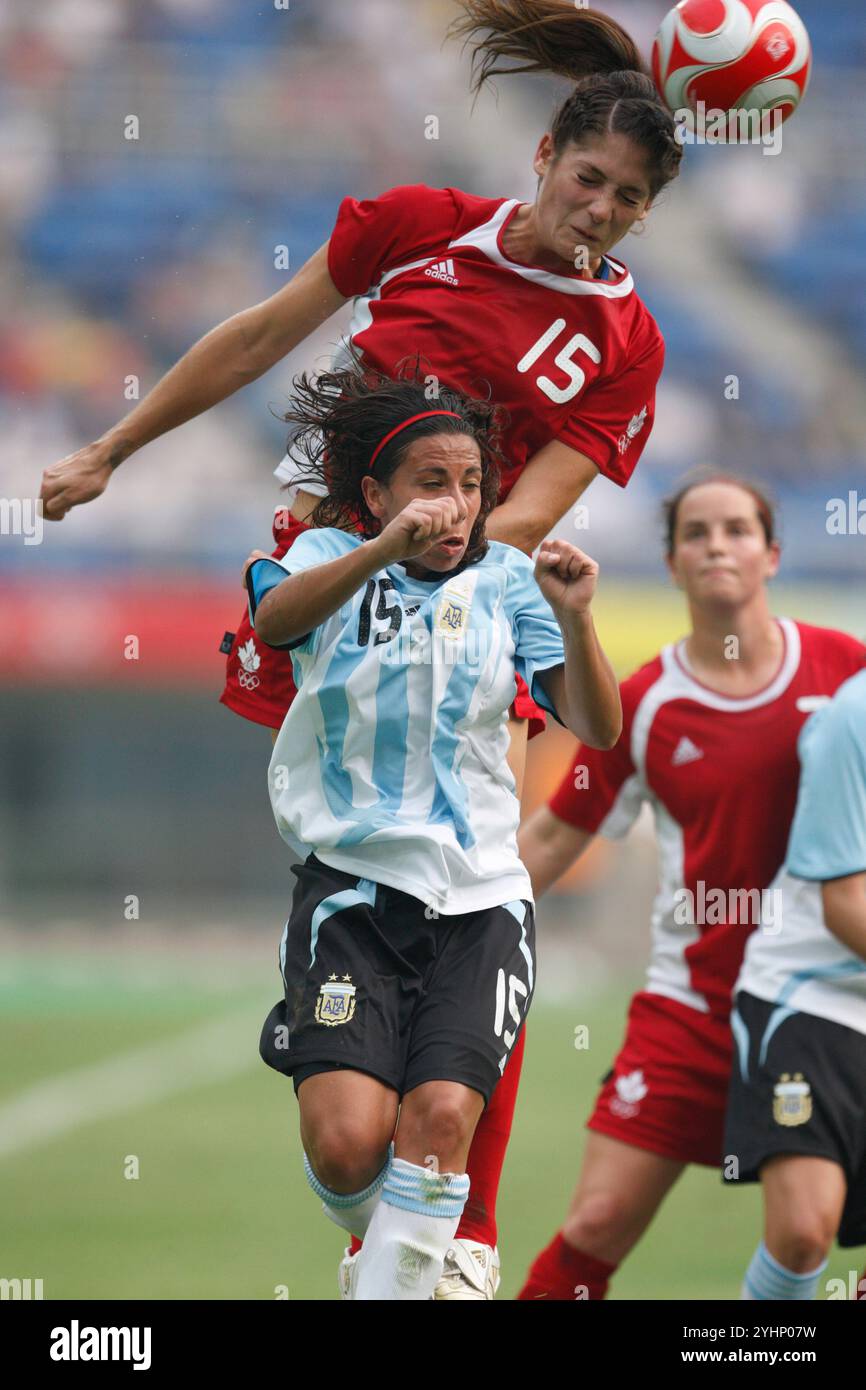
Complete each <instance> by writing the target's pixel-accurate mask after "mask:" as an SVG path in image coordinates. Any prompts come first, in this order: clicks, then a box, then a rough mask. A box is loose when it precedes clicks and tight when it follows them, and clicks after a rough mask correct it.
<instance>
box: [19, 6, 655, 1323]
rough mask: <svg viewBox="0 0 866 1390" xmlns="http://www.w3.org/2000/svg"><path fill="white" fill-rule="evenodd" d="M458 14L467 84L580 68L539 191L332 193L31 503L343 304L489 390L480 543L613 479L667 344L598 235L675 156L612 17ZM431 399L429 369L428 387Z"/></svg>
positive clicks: (204, 403) (281, 526) (375, 361)
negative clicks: (302, 251)
mask: <svg viewBox="0 0 866 1390" xmlns="http://www.w3.org/2000/svg"><path fill="white" fill-rule="evenodd" d="M461 9H462V11H463V14H462V16H461V18H460V20H459V21H458V23H457V25H456V26H455V29H456V33H457V34H458V36H461V37H463V38H465V39H466V40H467V41H470V42H471V43H472V44H473V52H474V58H475V72H474V86H475V88H476V89H477V88H479V87H480V86H481V85H482V84H483V83H484V82H485V81H486V80H487V79H488V78H489V77H492V76H494V75H495V74H497V73H501V72H507V71H508V70H509V65H513V66H516V67H518V68H525V69H528V70H532V71H539V72H549V73H555V74H558V75H560V76H563V77H566V78H568V79H571V80H573V81H574V82H575V86H574V88H573V90H572V91H571V92H570V94H569V95H568V96H567V97H566V99H565V100H564V101H563V102H562V104H561V105H560V107H559V109H558V110H557V111H556V113H555V115H554V117H553V119H552V121H551V125H550V129H549V130H548V131H546V132H545V133H544V134H543V135H542V137H541V139H540V140H539V142H538V146H537V148H536V151H535V155H534V158H533V169H534V171H535V174H536V175H537V178H538V187H537V192H536V197H535V201H534V202H532V203H521V202H520V201H519V200H518V199H515V198H482V197H478V196H475V195H473V194H470V193H465V192H462V191H460V190H458V189H453V188H446V189H436V188H430V187H427V186H425V185H424V184H417V185H413V186H411V187H402V188H394V189H391V190H390V191H388V192H386V193H384V194H383V195H382V196H381V197H379V198H373V199H365V200H362V201H358V200H356V199H354V198H347V199H346V200H345V201H344V202H343V203H342V205H341V207H340V210H339V213H338V216H337V220H336V224H335V226H334V228H333V231H332V234H331V236H330V238H329V240H328V241H327V242H326V244H325V245H324V246H322V247H321V248H320V250H318V251H317V252H316V253H315V255H313V256H312V258H311V259H310V260H309V261H308V262H307V264H306V265H304V266H303V267H302V268H301V270H299V271H298V273H297V274H296V275H295V276H294V277H293V279H292V280H291V281H290V282H289V284H288V285H286V286H285V288H283V289H282V290H280V291H279V292H278V293H277V294H275V295H273V296H272V297H271V298H270V299H267V300H265V301H264V302H263V303H261V304H257V305H254V306H253V307H252V308H249V309H245V310H243V311H242V312H241V313H239V314H236V315H235V316H234V317H232V318H230V319H228V320H227V321H226V322H225V323H223V324H221V325H219V327H217V328H215V329H213V330H212V332H210V333H208V334H207V335H206V336H205V337H204V338H202V339H201V341H200V342H198V343H196V344H195V346H194V347H192V348H191V349H190V351H189V352H188V353H187V354H186V355H185V356H184V357H183V358H182V359H181V360H180V361H179V362H178V363H177V364H176V366H174V367H173V368H172V369H171V370H170V371H169V372H168V373H167V374H166V376H165V377H164V378H163V379H162V380H161V381H160V382H159V383H158V384H157V385H156V386H155V387H154V389H153V390H152V391H151V392H150V393H149V394H148V396H146V397H145V399H144V400H143V401H142V402H141V403H140V404H139V405H138V406H137V407H136V408H135V409H134V410H133V411H132V412H131V414H129V415H128V416H127V417H126V418H125V419H124V420H122V421H121V422H120V423H119V424H118V425H116V426H115V427H114V428H113V429H111V430H109V431H108V432H107V433H106V434H105V435H103V436H102V438H101V439H99V440H98V441H96V442H95V443H93V444H90V445H88V446H87V447H86V448H84V449H81V450H80V451H79V452H78V453H76V454H73V455H72V456H71V457H69V458H68V459H65V460H63V461H62V462H60V463H58V464H55V465H54V466H53V467H51V468H49V469H48V470H47V471H46V473H45V476H44V480H43V487H42V497H43V501H44V507H45V515H46V517H48V518H49V519H59V518H61V517H63V516H64V515H66V513H67V512H68V511H69V509H70V508H72V507H75V506H77V505H79V504H81V503H83V502H86V501H89V500H90V499H92V498H94V497H97V496H98V495H99V494H100V493H101V492H102V491H103V490H104V489H105V487H106V486H107V484H108V481H109V479H110V478H111V476H112V474H113V472H114V471H115V470H116V469H117V467H118V466H119V465H120V464H121V463H123V462H124V460H125V459H128V458H129V457H130V456H131V455H132V454H133V453H135V452H136V451H137V450H138V449H140V448H141V447H142V446H143V445H145V444H147V443H148V442H149V441H151V440H153V439H156V438H158V437H159V436H160V435H162V434H164V433H166V431H168V430H171V429H174V428H175V427H176V426H178V425H180V424H182V423H183V422H184V421H186V420H189V419H192V418H193V417H194V416H196V415H198V414H200V413H202V412H203V411H205V410H208V409H209V408H210V407H211V406H213V405H215V404H216V403H217V402H218V401H221V400H224V399H225V398H226V397H227V396H229V395H231V394H232V393H233V392H234V391H236V390H238V389H239V387H241V386H243V385H245V384H247V383H249V382H252V381H254V380H256V379H257V378H258V377H260V376H261V375H262V374H263V373H264V372H266V371H267V370H268V369H269V368H270V367H272V366H273V365H274V364H275V363H277V362H279V361H280V360H281V359H282V358H283V357H284V356H285V355H286V354H287V353H289V352H291V351H292V350H293V349H294V348H297V347H298V346H299V344H301V343H302V342H304V341H305V339H306V338H307V337H308V336H309V335H310V334H311V333H312V332H313V331H314V330H315V329H317V328H318V327H319V326H320V325H321V324H323V323H324V322H325V321H326V320H327V319H328V318H329V317H330V316H331V315H332V314H334V313H335V312H336V311H337V310H338V309H339V308H340V307H341V306H342V305H343V304H344V303H345V302H346V300H347V299H352V300H353V301H354V315H353V319H352V324H351V327H350V329H349V333H348V340H347V343H346V344H344V347H343V349H342V350H341V357H340V360H341V361H345V359H344V358H343V357H342V352H343V351H345V349H346V348H348V349H349V350H351V352H352V353H353V354H356V355H357V354H359V355H360V356H361V357H362V359H363V360H364V362H365V363H367V364H369V365H371V366H373V367H375V368H377V369H378V370H380V371H382V372H384V373H386V374H388V375H391V376H393V375H395V374H396V372H397V370H398V366H399V363H400V362H402V361H403V360H405V359H406V358H411V357H413V356H415V355H421V356H422V357H423V358H424V359H425V360H426V362H427V363H428V364H429V368H428V372H429V375H430V376H431V377H436V378H437V379H438V383H439V384H440V385H441V386H446V387H454V388H457V389H460V390H463V391H466V392H468V393H470V394H475V393H477V392H478V391H479V389H483V390H484V392H485V394H487V393H489V398H490V399H491V400H493V401H496V402H498V403H500V404H502V405H504V406H505V407H507V409H508V412H509V417H510V419H509V423H508V424H507V425H506V426H504V431H503V441H502V443H503V451H504V455H505V458H504V462H503V466H502V470H501V477H500V486H499V492H498V496H497V499H496V505H495V506H494V508H493V510H492V512H491V513H490V515H489V517H488V518H487V534H488V536H489V537H490V539H491V540H496V541H499V542H504V543H506V544H509V545H514V546H516V547H518V548H520V549H522V550H524V551H526V552H527V553H529V552H531V551H533V550H534V549H535V548H536V547H537V546H538V545H539V543H540V542H541V541H542V539H543V538H544V537H545V536H546V535H547V534H548V533H549V532H550V530H551V529H552V527H553V526H554V525H555V524H556V522H557V521H559V519H560V518H561V517H562V516H563V515H564V514H565V513H566V512H567V511H568V510H569V508H570V507H571V506H573V504H574V503H575V502H576V501H577V499H578V498H579V497H580V496H581V494H582V493H583V492H584V490H585V489H586V487H587V486H588V485H589V484H590V482H591V481H592V479H593V478H595V477H596V476H597V475H598V474H599V473H602V474H603V475H604V476H606V477H608V478H610V479H612V480H613V481H614V482H615V483H617V484H618V485H619V486H622V487H624V486H626V484H627V483H628V480H629V478H630V476H631V473H632V472H633V470H634V468H635V466H636V464H637V462H638V459H639V458H640V455H641V452H642V450H643V448H644V446H645V444H646V441H647V439H648V438H649V435H650V431H651V429H652V425H653V418H654V413H655V392H656V384H657V381H658V378H659V376H660V373H661V370H662V363H663V357H664V344H663V340H662V337H661V334H660V332H659V330H658V327H657V325H656V324H655V322H654V320H653V318H652V317H651V315H650V314H649V313H648V311H647V309H646V308H645V306H644V305H643V303H642V301H641V299H640V297H639V295H638V293H637V290H636V288H635V285H634V282H633V280H632V277H631V275H630V273H629V271H628V268H627V267H626V266H625V265H624V264H623V263H622V262H621V261H620V260H618V259H614V257H613V256H612V255H611V252H612V251H613V249H614V248H615V247H616V246H617V245H618V243H619V242H620V241H622V239H623V238H624V237H625V236H626V234H627V233H628V232H630V231H631V230H632V229H634V228H637V227H639V226H640V224H641V223H643V222H644V221H645V219H646V217H647V215H648V213H649V211H650V208H651V206H652V204H653V202H654V200H655V199H656V198H657V197H658V195H659V194H660V192H661V191H662V189H663V188H664V187H665V186H666V185H667V184H668V183H669V182H670V181H671V180H672V179H673V178H675V177H676V175H677V173H678V170H679V166H680V160H681V158H682V147H681V145H680V144H679V143H678V141H677V139H676V132H675V128H674V122H673V118H672V116H671V114H670V112H669V111H668V110H667V108H666V107H665V105H664V104H663V102H662V101H661V100H660V98H659V95H658V92H657V91H656V89H655V86H654V84H653V82H652V80H651V78H650V77H649V76H648V74H647V71H646V64H645V62H644V59H643V58H642V56H641V54H640V53H639V51H638V49H637V48H636V46H635V44H634V42H633V41H632V39H631V38H630V37H629V35H628V34H627V33H626V32H625V31H624V30H623V29H622V28H621V27H620V26H619V25H618V24H617V23H616V22H615V21H614V20H612V19H610V18H609V17H607V16H605V15H601V14H598V13H596V12H594V11H593V10H590V9H583V8H577V7H575V6H574V5H573V4H571V3H569V0H463V3H462V4H461ZM434 395H435V385H431V399H430V401H429V402H428V404H435V399H434V398H433V397H434ZM277 473H278V476H279V477H280V479H281V481H282V482H283V483H284V484H285V485H286V487H287V489H288V491H287V497H286V502H284V503H283V505H281V506H280V507H279V508H277V511H276V516H275V520H274V541H275V543H276V549H275V550H274V552H273V554H274V556H275V557H276V558H279V557H281V556H284V555H285V554H286V553H287V552H288V550H289V547H290V546H291V545H292V544H293V542H294V541H295V539H296V538H297V537H298V536H300V535H303V533H304V531H305V529H306V524H307V520H308V518H309V516H310V514H311V512H312V511H313V509H314V508H315V507H316V506H317V504H318V503H319V502H320V501H321V495H322V493H324V492H325V491H326V490H327V484H326V482H325V481H324V480H322V481H320V483H319V484H318V485H315V484H313V483H311V482H310V481H309V480H306V481H305V480H300V481H299V480H298V476H297V469H296V467H295V464H294V462H293V460H292V459H291V458H287V459H286V460H284V461H283V463H282V464H281V465H280V467H279V468H278V470H277ZM347 524H351V522H347ZM294 693H295V686H294V678H293V671H292V663H291V661H290V660H289V659H288V657H287V655H286V653H285V652H282V651H273V650H271V649H270V648H269V647H267V646H266V645H265V644H264V643H262V642H261V641H260V640H259V638H258V637H257V635H256V634H255V633H254V632H253V630H252V629H251V627H250V624H249V622H248V619H247V617H246V615H245V616H244V617H243V618H242V619H241V621H240V623H239V624H238V627H237V632H236V634H235V635H234V637H233V640H232V642H231V649H230V651H229V653H228V658H227V672H226V685H225V691H224V693H223V696H222V699H223V702H224V703H225V704H226V705H227V706H228V707H229V708H230V709H232V710H234V711H235V712H236V713H238V714H240V715H242V716H243V717H245V718H247V719H250V720H253V721H254V722H256V723H260V724H264V725H266V726H268V727H270V728H272V729H278V728H279V727H280V726H281V724H282V722H283V719H284V717H285V714H286V711H287V709H288V708H289V706H290V704H291V700H292V699H293V697H294ZM543 720H544V711H543V710H542V709H541V708H540V707H539V706H537V705H536V704H535V702H534V701H533V700H532V699H531V696H530V694H529V692H528V691H526V690H525V687H523V685H522V682H521V681H520V680H518V697H517V699H516V701H515V705H514V707H513V711H512V720H511V723H510V734H511V742H510V746H509V757H510V759H511V761H512V766H513V767H514V771H515V775H516V777H517V781H518V786H519V785H520V783H521V780H522V770H523V761H524V758H525V752H526V739H527V734H528V733H531V732H538V731H540V730H541V729H542V728H543ZM530 721H531V722H530ZM522 1046H523V1035H522V1034H521V1037H520V1040H519V1041H518V1044H517V1048H516V1049H515V1051H514V1053H513V1054H512V1060H511V1063H510V1064H509V1066H508V1068H507V1070H506V1073H505V1076H504V1077H503V1081H502V1084H501V1085H500V1086H499V1087H498V1088H497V1091H496V1094H495V1096H494V1099H493V1101H492V1103H491V1105H490V1107H489V1108H488V1110H487V1111H485V1114H484V1117H483V1119H482V1121H481V1124H480V1126H479V1130H478V1134H477V1136H476V1142H475V1144H474V1145H473V1153H472V1156H471V1159H470V1166H471V1168H472V1177H473V1196H472V1199H471V1201H470V1203H469V1205H468V1206H467V1208H466V1209H465V1212H464V1219H463V1222H462V1224H461V1228H460V1232H459V1240H460V1241H462V1242H463V1246H462V1247H460V1248H459V1249H458V1251H457V1253H458V1255H459V1256H460V1258H461V1260H462V1266H461V1268H462V1269H463V1272H464V1275H465V1278H464V1280H463V1282H464V1285H465V1291H466V1294H467V1296H472V1297H476V1296H481V1292H482V1291H483V1290H485V1289H489V1288H491V1287H492V1286H493V1285H495V1282H496V1275H495V1265H496V1261H497V1256H496V1252H495V1248H494V1247H495V1245H496V1218H495V1203H496V1191H497V1186H498V1181H499V1175H500V1171H501V1168H502V1163H503V1159H504V1153H505V1145H506V1143H507V1140H508V1135H509V1133H510V1128H511V1118H512V1113H513V1108H514V1102H515V1097H516V1090H517V1084H518V1080H519V1075H520V1064H521V1052H522ZM455 1271H456V1273H455V1278H456V1280H457V1281H458V1282H459V1280H460V1278H461V1277H462V1276H461V1274H460V1270H459V1269H457V1268H456V1266H455ZM467 1281H468V1282H467ZM470 1285H471V1286H472V1288H470ZM473 1289H474V1292H473V1291H472V1290H473Z"/></svg>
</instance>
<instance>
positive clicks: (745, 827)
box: [549, 618, 866, 1017]
mask: <svg viewBox="0 0 866 1390" xmlns="http://www.w3.org/2000/svg"><path fill="white" fill-rule="evenodd" d="M778 621H779V625H780V627H781V628H782V632H783V634H784V638H785V654H784V657H783V660H782V664H781V666H780V668H779V670H778V672H777V674H776V675H775V677H774V678H773V680H772V681H771V682H770V684H769V685H768V686H766V687H765V688H764V689H763V690H761V691H759V692H758V693H757V694H755V695H749V696H746V697H744V698H736V699H735V698H732V697H730V696H726V695H720V694H717V693H716V692H715V691H713V690H710V689H709V688H708V687H707V686H705V685H702V684H701V683H700V682H699V681H698V680H697V679H696V678H695V677H694V676H693V675H691V674H690V672H689V670H688V667H687V665H686V660H685V652H684V648H685V642H684V641H681V642H679V643H677V644H675V645H672V646H669V647H665V649H664V650H663V651H662V652H661V654H660V655H659V656H657V657H656V658H655V659H654V660H653V661H650V662H649V663H648V664H647V665H646V666H643V667H641V669H640V670H639V671H637V672H635V674H634V675H632V676H630V677H629V678H628V680H626V681H624V682H623V683H622V685H621V687H620V690H621V694H622V704H623V731H622V734H621V736H620V739H619V741H618V742H617V743H616V745H615V746H614V747H613V748H611V749H610V750H608V751H607V752H603V751H598V750H596V749H591V748H586V747H584V746H583V745H582V744H578V745H577V752H576V757H575V764H576V766H575V769H574V770H572V771H569V773H568V775H567V776H566V777H565V778H564V779H563V781H562V783H561V784H560V786H559V788H558V790H557V791H556V793H555V794H554V796H553V797H552V798H551V800H550V803H549V805H550V809H551V810H552V811H553V812H554V814H555V815H557V816H559V817H560V819H562V820H564V821H567V822H569V823H570V824H571V825H574V826H577V827H579V828H580V829H582V830H587V831H590V832H591V833H593V834H595V833H598V834H600V835H604V836H606V837H609V838H612V839H618V838H620V837H621V836H623V835H625V833H626V832H627V831H628V829H629V828H630V827H631V825H632V824H633V823H634V821H635V819H636V817H637V815H638V812H639V811H640V809H641V806H642V805H643V804H644V802H646V803H648V804H649V805H650V806H651V808H652V811H653V814H654V817H655V824H656V833H657V837H658V852H659V883H658V890H657V893H656V898H655V902H654V905H653V913H652V950H651V958H650V965H649V972H648V976H647V985H646V989H647V990H648V992H650V993H653V994H662V995H666V996H668V997H669V998H671V999H677V1000H679V1001H680V1002H681V1003H683V1004H687V1005H690V1006H691V1007H692V1008H695V1009H698V1010H700V1011H701V1012H704V1013H712V1014H715V1015H717V1016H721V1017H727V1015H728V1013H729V1011H730V1003H731V990H732V988H733V985H734V981H735V980H736V977H737V972H738V971H739V968H740V963H741V960H742V956H743V951H744V949H745V944H746V939H747V937H748V935H749V932H750V931H751V930H752V929H753V927H754V926H756V925H757V924H758V923H759V922H760V920H761V907H762V905H763V904H762V897H765V895H763V894H762V890H764V889H767V888H768V887H769V885H770V884H771V882H772V880H773V879H774V878H775V876H776V873H777V872H778V870H779V868H780V866H781V864H782V862H783V860H784V857H785V848H786V845H787V841H788V833H789V831H790V828H791V820H792V818H793V814H794V806H795V803H796V796H797V784H798V779H799V762H798V759H797V736H798V734H799V732H800V729H801V727H802V725H803V723H804V721H805V719H806V718H807V717H808V715H809V714H810V713H811V712H812V711H813V710H814V709H816V708H818V707H819V706H820V705H822V704H825V703H826V702H827V700H829V699H830V698H831V697H832V695H833V694H834V693H835V691H836V690H837V689H838V687H839V686H840V685H841V684H842V683H843V681H846V680H847V679H848V678H849V676H851V675H853V674H854V673H855V672H856V671H859V670H861V669H862V668H863V666H864V665H866V647H864V646H863V645H862V643H860V642H858V641H856V640H855V639H854V638H853V637H849V636H847V635H846V634H845V633H841V632H835V631H832V630H831V629H827V628H818V627H810V626H808V625H806V624H805V623H795V622H792V621H791V620H790V619H787V618H780V619H779V620H778Z"/></svg>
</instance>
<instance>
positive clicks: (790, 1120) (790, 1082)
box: [773, 1071, 812, 1125]
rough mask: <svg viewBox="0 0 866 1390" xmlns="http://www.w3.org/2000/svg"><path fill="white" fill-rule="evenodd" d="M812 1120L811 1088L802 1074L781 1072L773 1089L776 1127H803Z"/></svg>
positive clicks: (798, 1072)
mask: <svg viewBox="0 0 866 1390" xmlns="http://www.w3.org/2000/svg"><path fill="white" fill-rule="evenodd" d="M811 1118H812V1088H811V1086H810V1085H809V1083H808V1081H804V1080H803V1073H802V1072H800V1071H795V1072H794V1075H793V1077H792V1076H790V1075H789V1073H788V1072H786V1071H785V1072H782V1075H781V1076H780V1077H779V1080H778V1081H777V1082H776V1085H775V1086H774V1087H773V1119H774V1120H775V1121H776V1124H777V1125H804V1124H806V1122H807V1121H808V1120H810V1119H811Z"/></svg>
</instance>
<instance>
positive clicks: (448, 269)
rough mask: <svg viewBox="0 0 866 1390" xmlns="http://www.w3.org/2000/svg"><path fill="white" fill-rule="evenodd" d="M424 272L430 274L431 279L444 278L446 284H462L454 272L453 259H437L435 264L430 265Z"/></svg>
mask: <svg viewBox="0 0 866 1390" xmlns="http://www.w3.org/2000/svg"><path fill="white" fill-rule="evenodd" d="M424 274H425V275H429V276H430V279H431V280H444V281H445V284H446V285H459V284H460V281H459V280H458V279H457V276H456V275H455V274H454V262H453V261H451V260H448V261H437V262H436V264H435V265H431V266H428V267H427V269H426V270H425V271H424Z"/></svg>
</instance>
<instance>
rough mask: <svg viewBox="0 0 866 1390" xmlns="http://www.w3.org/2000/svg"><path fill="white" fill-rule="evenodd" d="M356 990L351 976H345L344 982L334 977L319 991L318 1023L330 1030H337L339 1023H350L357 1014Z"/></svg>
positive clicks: (317, 1001)
mask: <svg viewBox="0 0 866 1390" xmlns="http://www.w3.org/2000/svg"><path fill="white" fill-rule="evenodd" d="M356 988H357V986H356V985H353V984H352V977H351V975H344V976H343V978H342V980H338V979H337V977H336V975H332V976H331V978H330V980H328V981H327V982H326V983H325V984H323V985H322V987H321V989H320V990H319V997H318V999H317V1000H316V1022H317V1023H324V1024H325V1026H326V1027H328V1028H335V1027H336V1026H337V1024H338V1023H348V1022H349V1020H350V1019H351V1018H352V1016H353V1015H354V1013H355V992H356Z"/></svg>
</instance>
